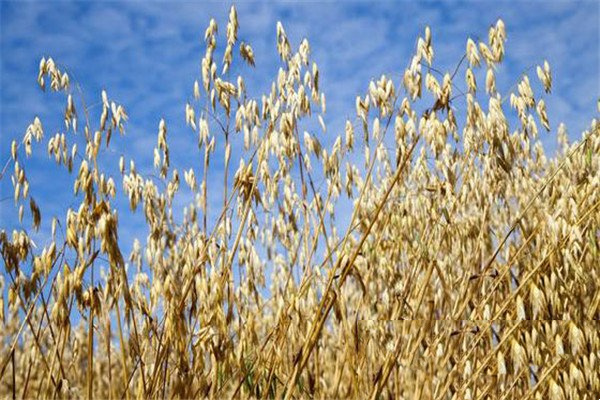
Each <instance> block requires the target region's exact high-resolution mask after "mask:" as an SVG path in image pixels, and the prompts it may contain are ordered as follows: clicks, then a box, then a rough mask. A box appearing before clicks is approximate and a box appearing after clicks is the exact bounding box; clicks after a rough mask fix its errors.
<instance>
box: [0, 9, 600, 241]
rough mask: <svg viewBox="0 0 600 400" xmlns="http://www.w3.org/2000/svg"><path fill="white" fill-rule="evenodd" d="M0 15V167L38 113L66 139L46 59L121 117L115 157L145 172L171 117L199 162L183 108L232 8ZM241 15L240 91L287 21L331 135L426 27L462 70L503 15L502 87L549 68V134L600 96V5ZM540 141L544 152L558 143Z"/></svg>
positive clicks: (8, 208) (37, 166)
mask: <svg viewBox="0 0 600 400" xmlns="http://www.w3.org/2000/svg"><path fill="white" fill-rule="evenodd" d="M0 7H1V24H0V26H1V35H0V36H1V39H0V45H1V79H0V84H1V91H2V92H1V95H0V100H1V111H0V118H1V122H0V156H1V157H2V160H4V159H5V158H6V157H7V156H8V154H9V145H10V142H11V140H12V139H14V138H18V137H20V135H22V133H23V132H24V130H25V128H26V126H27V125H28V124H29V122H30V121H31V120H32V119H33V117H34V116H35V115H39V116H40V117H41V119H42V121H43V123H44V127H45V131H46V134H47V135H50V134H54V133H55V132H59V131H62V130H63V125H62V124H63V123H62V121H61V118H60V114H61V112H62V108H63V107H64V104H63V100H62V98H61V97H60V96H59V95H54V94H48V93H46V94H44V93H41V91H40V90H39V89H38V88H37V85H36V83H35V77H36V75H37V65H38V62H39V59H40V58H41V57H42V56H48V55H51V56H52V57H54V58H55V60H57V61H58V62H60V63H61V65H64V66H66V67H67V68H68V70H69V71H70V72H71V73H72V76H73V77H75V78H77V80H78V82H79V83H80V84H81V87H82V90H83V92H84V94H85V98H86V101H87V102H88V103H90V104H93V103H95V102H97V101H98V100H99V96H100V91H101V90H102V89H106V90H107V92H108V93H109V95H110V96H111V97H113V98H114V99H115V100H118V101H119V102H120V103H122V104H123V105H124V106H125V107H126V109H127V111H128V113H129V115H130V121H129V123H128V127H127V136H126V138H125V139H119V138H117V139H115V142H114V147H113V149H114V150H113V153H111V157H112V158H113V159H114V160H116V159H117V158H118V156H119V155H120V154H127V155H128V158H134V159H136V160H138V162H139V164H138V166H139V168H141V169H144V168H145V169H146V170H147V171H150V170H151V164H152V157H151V148H152V146H153V144H154V142H155V140H156V131H157V126H158V121H159V120H160V118H165V120H166V121H167V125H168V127H169V141H170V143H171V147H172V150H173V156H172V157H173V161H174V163H175V164H176V165H177V166H180V167H189V166H192V165H196V166H197V165H198V164H199V160H198V159H196V158H195V157H197V156H196V155H195V154H194V153H193V152H191V151H189V149H190V148H191V146H192V145H193V146H195V142H194V138H193V135H192V133H191V132H190V130H189V129H188V128H186V127H185V124H184V118H183V116H184V105H185V101H186V100H187V99H189V98H190V96H191V92H192V84H193V81H194V79H197V78H198V77H199V68H200V67H199V64H200V59H201V56H202V52H203V43H202V35H203V32H204V28H205V26H206V24H207V23H208V20H209V18H210V17H211V16H214V17H215V18H216V19H217V21H218V22H219V23H220V25H221V29H222V31H223V30H224V27H225V21H226V17H227V12H228V6H227V5H224V4H220V3H204V4H197V3H188V2H186V3H184V2H175V3H173V4H171V3H141V2H107V3H91V4H88V3H84V2H75V3H69V2H56V3H54V2H53V3H50V2H41V3H34V2H26V3H18V4H17V3H9V2H2V4H1V6H0ZM238 13H239V15H240V23H241V28H240V38H241V39H242V40H244V41H246V42H249V43H251V44H252V45H253V46H254V50H255V53H256V58H257V68H256V71H255V74H254V75H253V77H252V78H251V79H249V81H248V82H247V83H248V87H249V89H250V90H251V91H252V92H254V93H255V94H258V91H261V90H265V89H267V88H268V85H269V84H270V81H271V79H272V78H273V77H274V76H275V74H276V72H277V68H278V66H279V61H278V57H277V54H276V51H275V45H274V44H275V23H276V21H278V20H281V21H282V22H283V24H284V26H285V28H286V30H287V32H288V34H289V36H290V39H291V41H292V44H293V45H294V46H297V45H298V44H299V42H300V40H301V39H302V38H303V37H307V38H308V39H309V40H310V43H311V47H312V51H313V58H314V59H315V60H316V62H317V63H318V64H319V66H320V70H321V76H322V87H323V89H324V91H325V92H326V93H327V95H328V116H327V122H328V125H329V129H328V130H329V131H333V132H336V131H338V130H339V129H341V128H342V126H343V122H344V119H345V118H346V117H350V116H352V115H353V114H354V99H355V96H356V95H359V94H362V93H364V91H365V89H366V86H367V83H368V80H369V79H371V78H375V77H378V76H379V75H381V74H384V73H385V74H388V75H391V76H393V77H395V78H396V80H397V81H398V78H399V74H400V73H401V71H402V70H403V68H404V67H405V66H406V65H407V63H408V61H409V56H410V54H411V52H412V51H413V49H414V46H415V40H416V37H417V35H418V34H419V33H420V32H422V31H423V29H424V26H425V25H427V24H428V25H431V26H432V27H433V34H434V46H435V49H436V51H437V53H436V65H437V66H438V67H439V68H440V69H442V70H447V69H452V68H453V67H454V65H455V64H456V62H457V61H458V60H459V59H460V57H461V55H462V52H463V51H464V45H465V41H466V37H467V36H472V37H477V36H479V37H482V38H484V37H485V36H486V35H487V29H488V27H489V25H490V24H492V23H494V22H495V21H496V19H497V18H503V19H504V21H505V23H506V26H507V29H508V36H509V39H508V43H507V59H506V62H505V64H504V66H503V67H501V70H500V71H499V75H498V84H499V86H500V87H501V88H505V89H506V88H508V87H510V86H511V85H512V84H514V83H515V82H514V80H515V79H516V77H517V76H518V75H519V74H520V73H521V72H522V71H524V70H525V69H527V68H528V67H530V66H531V65H532V63H533V64H535V63H540V62H542V61H543V60H544V59H548V60H549V62H550V63H551V65H552V68H553V72H554V82H555V85H554V93H553V94H552V96H550V97H549V99H548V101H547V104H548V112H549V114H550V115H551V116H554V118H556V121H551V122H552V123H553V124H554V126H556V125H557V123H558V122H559V121H564V122H566V123H567V125H568V127H569V128H570V132H571V134H572V137H574V138H575V137H578V135H579V132H580V131H581V130H582V129H584V128H585V125H586V123H587V121H589V119H590V117H591V116H592V115H594V113H595V102H596V98H597V96H598V94H599V90H598V89H599V85H600V84H599V76H600V73H599V72H600V71H599V64H600V59H599V48H598V43H597V40H598V37H599V33H600V32H599V22H598V21H600V15H599V8H598V4H597V3H596V2H576V3H572V2H562V1H561V2H556V3H541V2H516V3H514V2H511V3H499V4H497V5H495V6H494V7H490V6H489V4H488V3H485V2H469V3H464V2H452V3H443V2H442V3H435V4H434V3H417V4H413V3H408V2H401V3H394V2H382V3H354V2H353V3H347V4H340V3H329V2H327V3H316V2H308V3H304V2H300V3H254V2H251V3H246V2H243V3H241V4H240V5H239V6H238ZM394 74H395V75H394ZM534 76H535V75H533V76H532V78H533V77H534ZM546 140H547V141H548V143H547V144H548V146H550V147H552V145H553V142H554V138H553V137H548V138H547V139H546ZM324 141H327V138H324ZM190 143H191V144H192V145H191V144H190ZM38 150H40V151H39V154H40V155H37V156H34V158H33V159H31V160H29V161H27V163H26V166H27V168H28V173H29V175H30V176H31V177H32V178H34V177H36V176H39V178H37V180H35V181H32V183H34V186H33V188H32V194H34V195H35V196H37V197H38V198H40V199H41V200H42V203H43V206H44V208H43V211H44V210H45V211H46V213H47V214H45V216H46V217H50V216H51V215H52V214H54V213H56V214H57V215H60V214H62V213H63V212H64V209H65V205H68V204H69V203H70V202H71V201H72V197H71V193H72V188H71V187H70V186H69V183H68V182H69V181H68V180H67V176H66V174H64V172H63V171H61V170H59V169H58V168H55V167H52V162H51V161H50V160H48V159H46V157H45V156H44V155H43V154H42V153H43V151H44V150H45V149H38ZM217 158H219V157H217ZM234 164H236V163H235V161H234ZM48 173H52V174H53V178H54V179H49V178H48V176H47V174H48ZM217 173H218V172H217ZM216 181H217V182H220V180H219V179H217V180H216ZM215 193H218V189H215ZM11 195H12V187H11V183H10V179H6V178H5V179H3V180H2V182H0V198H4V197H10V196H11ZM43 200H45V201H43ZM12 207H13V206H12V202H11V201H10V200H9V201H3V202H2V203H0V224H1V226H2V227H3V228H8V229H12V228H13V227H16V226H18V224H17V222H16V221H15V220H14V218H13V216H14V210H13V209H12ZM48 219H49V218H48ZM131 224H134V222H131ZM131 230H132V231H134V230H135V227H131Z"/></svg>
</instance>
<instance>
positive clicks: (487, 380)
mask: <svg viewBox="0 0 600 400" xmlns="http://www.w3.org/2000/svg"><path fill="white" fill-rule="evenodd" d="M490 22H492V21H490ZM222 23H223V26H219V29H218V27H217V21H215V20H211V21H210V24H209V26H208V27H207V29H206V31H205V35H204V39H205V54H204V55H203V57H202V61H201V65H200V74H199V77H198V80H197V81H196V82H195V84H194V86H193V87H192V88H190V99H191V100H190V102H189V103H187V104H185V117H186V122H187V124H188V125H189V129H191V130H193V132H194V134H195V137H196V138H197V139H196V141H195V143H192V145H190V148H191V149H192V150H193V151H197V155H198V156H197V160H199V161H198V163H196V165H190V166H189V168H188V169H185V170H180V171H178V170H177V169H175V168H173V167H172V166H171V165H170V157H171V153H170V151H169V133H170V132H169V128H168V123H167V122H166V121H164V120H161V122H160V124H159V126H158V127H157V139H156V144H155V148H154V149H148V151H149V152H152V151H153V154H154V168H155V173H156V174H155V176H154V177H146V176H142V175H141V174H139V173H138V172H137V171H136V164H135V160H133V159H130V158H128V157H127V155H125V156H124V157H121V159H120V160H119V165H118V171H120V175H119V174H118V173H117V174H112V173H110V172H108V170H105V169H104V165H105V163H102V162H101V161H102V160H101V158H102V156H103V154H105V153H104V152H103V151H102V150H103V149H104V148H107V147H110V146H111V145H112V144H113V143H111V140H112V141H114V140H115V139H114V137H121V136H122V137H123V138H124V140H126V138H127V132H126V126H127V121H128V115H127V112H126V107H127V105H120V104H116V103H115V102H114V101H113V100H112V99H111V97H110V95H109V94H107V93H106V92H104V91H103V92H102V93H86V96H88V97H97V98H98V99H97V100H98V102H99V103H100V104H101V106H100V107H101V114H100V118H99V120H96V119H92V118H91V117H90V114H89V113H88V110H87V109H86V105H85V103H83V102H82V101H81V93H80V91H78V90H77V87H76V85H74V84H73V83H72V82H71V79H70V77H69V75H68V74H67V73H66V72H65V71H64V70H63V69H62V68H61V67H60V66H59V65H60V64H58V63H57V62H55V61H54V60H53V59H52V58H44V59H42V60H41V62H40V66H39V76H38V84H39V86H40V87H41V89H44V90H46V91H53V92H58V93H59V94H60V95H62V96H64V99H65V112H64V115H63V116H58V118H60V119H62V118H64V122H65V127H66V129H65V133H62V134H56V135H52V134H49V133H48V132H44V128H43V121H41V120H40V119H38V118H36V119H35V120H34V121H33V122H32V123H31V125H30V126H29V127H28V128H27V130H26V133H25V135H24V136H23V138H22V140H21V141H14V142H13V143H12V147H11V149H10V150H11V154H10V159H8V162H7V163H6V167H5V168H4V171H5V172H6V174H4V173H3V174H2V179H12V184H13V187H14V210H15V211H14V212H15V213H18V214H19V218H20V219H23V218H24V216H29V217H28V218H29V219H27V220H28V221H29V220H31V221H32V225H33V226H29V225H28V226H24V227H23V229H22V230H15V231H12V232H9V231H7V230H5V229H4V227H1V226H0V228H2V229H1V231H0V250H1V253H2V265H3V276H4V280H3V288H2V294H3V296H2V298H0V301H1V302H2V305H1V307H0V311H1V312H2V316H1V319H0V335H1V337H2V343H3V345H2V349H1V352H0V355H1V359H0V361H1V364H0V368H1V369H0V396H1V397H2V398H11V397H12V398H52V399H53V398H84V397H87V398H97V399H100V398H103V399H104V398H106V399H120V398H125V399H128V400H129V399H133V398H194V399H195V398H216V399H220V398H284V399H292V398H315V399H317V398H319V399H320V398H326V399H337V398H340V399H341V398H344V399H346V398H369V399H380V398H381V399H512V398H518V399H521V400H526V399H551V400H558V399H597V398H598V397H599V396H600V372H599V371H600V359H599V358H600V325H599V322H598V321H599V318H600V290H599V287H600V248H599V247H600V125H599V124H598V121H597V120H596V119H591V118H590V119H591V121H590V123H589V127H588V129H587V130H586V131H585V132H582V133H581V134H580V137H579V139H578V140H577V141H575V142H573V143H570V142H569V140H568V137H567V133H566V129H565V127H564V126H563V125H562V124H560V121H553V120H552V116H551V115H548V114H547V111H546V103H545V101H544V99H545V98H547V97H548V96H551V93H550V92H551V89H552V70H551V66H550V65H549V64H548V63H547V62H544V61H543V60H541V61H533V62H537V64H539V65H537V64H536V66H535V67H534V68H532V69H531V70H530V71H528V72H527V73H524V74H523V75H522V76H516V77H514V81H515V82H514V83H515V84H514V86H513V87H512V88H511V90H510V91H509V92H507V93H499V91H498V90H497V88H496V73H497V68H496V67H497V66H498V65H499V64H500V63H502V61H503V59H504V55H505V53H504V51H505V41H506V36H507V34H506V27H505V26H504V23H503V22H502V20H498V21H497V22H494V24H493V25H492V26H491V28H490V30H489V32H481V33H480V34H481V37H482V38H483V39H481V40H472V39H470V38H465V46H464V50H465V51H464V57H463V58H462V59H460V60H457V63H456V68H455V69H454V70H451V71H440V70H438V69H437V68H436V64H435V51H434V43H433V42H434V41H433V40H432V30H433V28H432V29H430V28H429V27H424V29H423V32H422V35H421V37H419V38H418V40H417V41H416V43H417V45H416V48H415V49H414V55H413V57H412V59H409V60H406V64H407V68H406V70H405V71H404V72H403V73H401V74H400V75H399V76H398V77H394V78H392V77H387V76H385V75H382V76H381V77H380V78H378V79H376V80H373V81H372V82H365V87H367V88H368V89H367V90H366V92H365V93H364V94H363V95H362V96H359V97H357V98H356V114H355V116H353V117H352V118H350V119H349V120H348V121H347V122H346V125H345V130H344V131H343V132H341V133H339V134H338V133H337V132H332V131H327V127H326V124H325V116H326V97H325V94H324V93H323V92H322V91H321V87H320V84H319V67H318V66H317V64H316V63H315V61H313V60H312V59H311V52H310V45H309V42H308V40H303V41H302V42H301V43H291V42H290V41H289V40H288V37H287V35H286V32H285V30H284V27H283V26H282V25H281V24H278V25H277V35H276V51H277V52H278V54H279V56H280V59H281V67H280V69H279V71H278V73H277V76H275V77H274V79H273V83H272V85H271V86H270V88H271V89H270V91H269V92H267V93H264V94H262V93H249V92H248V91H247V90H246V85H245V81H244V78H243V77H242V76H239V77H235V76H232V75H231V74H229V73H228V71H229V69H230V67H231V65H232V64H233V63H239V64H240V65H242V64H246V66H245V69H244V71H246V72H247V74H249V75H251V74H252V71H253V66H254V63H255V59H254V53H253V49H252V44H251V43H244V42H241V41H240V40H238V29H240V28H239V24H238V17H237V13H236V11H235V8H232V9H231V12H230V14H229V19H228V21H222ZM242 23H243V21H242ZM486 34H487V36H486ZM217 38H219V41H217ZM411 39H412V38H411ZM217 43H219V46H221V47H222V48H221V47H219V48H218V45H217ZM216 54H219V55H222V57H221V56H220V57H217V56H216ZM461 88H462V89H461ZM182 106H183V105H182ZM307 126H310V127H311V129H310V130H309V129H307V128H306V127H307ZM326 131H327V133H325V132H326ZM75 132H76V133H77V134H75ZM324 135H328V137H329V139H328V140H323V136H324ZM542 135H552V136H554V137H555V138H556V139H557V140H558V143H559V146H558V150H557V151H556V152H555V154H553V155H552V156H550V155H546V153H545V150H544V147H543V146H542V144H541V139H540V136H542ZM331 137H333V139H331ZM38 142H39V143H38ZM322 143H331V145H325V144H322ZM232 146H233V147H235V148H236V149H242V150H241V154H242V156H241V158H240V159H237V158H235V159H232V157H231V152H232ZM33 151H41V152H43V151H47V153H48V155H49V157H50V158H49V160H48V162H56V163H58V164H60V165H62V166H64V168H65V169H68V170H69V171H70V172H71V177H72V183H73V190H74V192H73V193H74V196H73V198H74V199H75V205H74V206H72V207H70V208H69V211H68V212H67V213H66V215H62V216H56V218H52V217H51V216H44V218H42V216H43V215H44V213H43V209H42V206H41V203H40V205H38V203H37V202H36V200H35V199H34V198H33V197H32V196H31V195H30V193H29V187H30V183H29V182H30V181H29V178H30V177H29V175H28V173H27V171H28V157H29V156H30V155H31V154H32V152H33ZM236 154H237V153H236ZM5 156H7V155H5V154H2V157H5ZM217 159H218V162H219V165H222V166H223V168H224V171H225V173H224V174H223V177H224V178H223V179H224V180H223V182H222V183H221V182H219V183H218V184H219V185H222V187H223V188H224V189H223V193H222V197H223V200H222V205H221V207H220V209H216V208H214V207H212V208H209V207H208V205H207V202H208V201H207V199H208V197H209V195H208V194H207V191H209V190H213V189H212V187H214V186H215V182H214V180H213V179H211V175H210V171H211V168H214V165H215V164H214V163H215V162H217V161H215V160H217ZM3 161H4V160H3ZM2 166H4V164H3V165H2ZM112 170H114V171H117V168H116V166H114V168H113V169H111V171H112ZM9 175H10V178H9ZM182 186H187V187H188V188H189V190H191V191H192V193H193V194H194V196H193V197H192V199H193V200H192V201H191V202H189V204H188V205H187V206H186V207H185V210H180V209H175V208H176V205H175V202H174V201H173V199H174V198H175V197H176V196H177V193H178V192H179V191H180V190H181V188H182ZM116 199H125V200H126V201H127V202H128V203H129V206H130V207H129V210H120V212H121V213H122V212H130V213H136V214H141V215H143V217H144V219H143V220H144V221H145V223H146V225H147V232H148V235H147V236H146V237H139V238H137V239H136V240H135V241H134V245H133V250H132V252H131V254H123V252H122V251H121V243H122V240H124V239H123V237H122V235H120V232H121V231H120V225H119V214H118V213H117V211H116V209H115V207H114V202H115V201H116ZM344 202H345V204H347V205H349V206H346V207H345V208H344V207H342V203H344ZM2 206H3V207H4V206H5V204H3V205H2ZM8 206H10V205H8ZM340 210H347V211H348V213H347V214H348V215H345V216H344V218H346V219H347V220H348V223H347V224H345V225H344V226H340V225H342V224H341V223H340V222H339V220H340V218H341V216H340V215H338V216H337V217H336V213H340V212H341V211H340ZM174 214H177V215H179V214H183V215H184V217H183V218H182V219H177V218H175V217H174ZM43 223H44V224H50V225H51V231H52V239H51V244H49V245H47V246H45V247H42V246H39V247H38V246H35V245H34V244H33V243H32V241H31V239H30V234H29V233H28V232H30V231H33V230H37V229H38V228H39V226H40V225H41V224H43ZM126 239H127V240H129V241H132V240H133V238H126ZM100 264H101V265H103V266H104V267H105V273H104V274H101V272H100V267H99V266H100ZM126 266H127V268H126ZM94 274H95V275H94ZM94 276H96V278H93V277H94ZM96 282H98V283H96ZM92 284H93V286H92Z"/></svg>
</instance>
